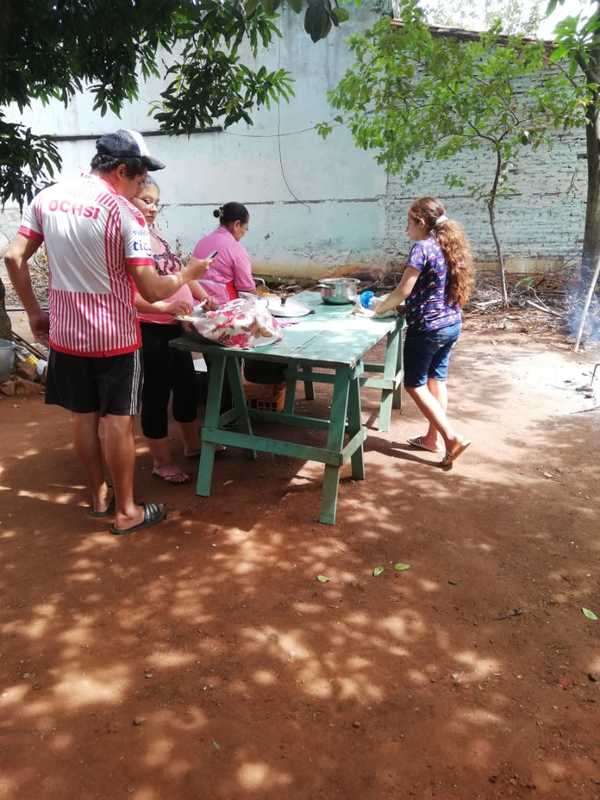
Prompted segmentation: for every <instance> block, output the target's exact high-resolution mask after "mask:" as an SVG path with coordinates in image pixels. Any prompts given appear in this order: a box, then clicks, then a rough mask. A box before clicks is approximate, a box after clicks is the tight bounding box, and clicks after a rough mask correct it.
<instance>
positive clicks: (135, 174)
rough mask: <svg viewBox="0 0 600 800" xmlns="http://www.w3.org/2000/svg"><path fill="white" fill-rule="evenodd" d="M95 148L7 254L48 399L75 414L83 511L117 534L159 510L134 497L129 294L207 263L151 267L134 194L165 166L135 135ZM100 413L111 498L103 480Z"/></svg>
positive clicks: (159, 291)
mask: <svg viewBox="0 0 600 800" xmlns="http://www.w3.org/2000/svg"><path fill="white" fill-rule="evenodd" d="M96 150H97V152H96V155H95V156H94V158H93V159H92V163H91V173H90V174H86V175H81V176H79V177H77V178H72V179H69V180H63V181H60V182H59V183H56V184H54V185H53V186H50V187H48V188H47V189H44V190H43V191H42V192H40V193H39V194H38V195H37V196H36V197H35V198H34V200H33V201H32V203H31V205H30V206H29V207H28V208H27V209H26V210H25V212H24V214H23V219H22V223H21V227H20V228H19V231H18V233H17V236H16V237H15V239H14V241H13V242H12V243H11V245H10V247H9V249H8V251H7V252H6V255H5V261H6V266H7V268H8V272H9V275H10V278H11V281H12V283H13V285H14V287H15V290H16V292H17V294H18V295H19V297H20V298H21V301H22V303H23V307H24V308H25V311H26V312H27V315H28V317H29V324H30V326H31V330H32V332H33V335H34V337H35V338H36V339H37V340H38V341H44V342H47V343H48V344H49V347H50V356H49V363H48V377H47V384H46V402H47V403H53V404H57V405H60V406H62V407H63V408H66V409H68V410H69V411H71V412H72V414H73V418H74V435H75V449H76V451H77V454H78V456H79V458H80V459H81V461H82V463H83V465H84V467H85V470H86V474H87V478H88V484H89V488H90V492H91V499H92V507H91V510H90V514H91V515H92V516H95V517H108V516H114V525H113V527H112V528H111V531H112V533H115V534H122V533H130V532H132V531H135V530H140V529H141V528H144V527H148V526H149V525H154V524H156V523H157V522H160V521H161V520H163V519H164V518H165V516H166V512H165V509H164V506H163V505H161V504H158V503H146V504H143V505H137V504H136V503H135V500H134V495H133V475H134V466H135V442H134V427H133V422H134V416H135V415H136V414H138V413H139V409H140V398H141V387H142V379H143V376H142V364H141V358H140V351H139V348H140V346H141V340H140V331H139V325H138V322H137V317H136V311H135V306H134V297H135V291H136V289H137V291H138V292H139V293H140V294H141V295H142V297H143V298H144V299H145V300H148V301H150V302H155V301H157V300H162V299H163V298H165V297H168V296H170V295H172V294H173V293H174V292H175V291H177V289H179V288H180V287H181V286H183V285H184V284H185V283H189V282H190V281H192V280H197V279H198V278H201V277H202V276H203V275H204V272H205V271H206V268H207V267H208V265H209V264H210V260H209V259H204V260H199V259H196V258H191V259H190V260H189V261H188V263H187V264H186V266H185V267H184V268H183V269H182V270H181V272H178V273H176V274H173V275H166V276H160V275H158V273H157V272H156V271H155V269H154V260H153V258H152V249H151V245H150V239H149V235H148V229H147V227H146V223H145V220H144V217H143V216H142V214H141V213H140V212H139V211H138V209H137V208H135V206H134V205H132V204H131V203H130V202H129V201H130V200H131V199H132V198H133V197H135V196H136V195H137V194H138V192H139V190H140V186H141V184H142V182H143V180H144V178H145V177H146V175H147V172H148V171H149V170H150V171H153V170H158V169H163V167H164V164H162V163H161V162H160V161H157V160H156V159H155V158H153V157H152V156H151V155H150V153H149V152H148V148H147V147H146V144H145V142H144V140H143V139H142V137H141V135H140V134H139V133H137V131H130V130H120V131H117V132H116V133H112V134H107V135H105V136H102V137H101V138H100V139H98V141H97V142H96ZM42 242H44V244H45V246H46V250H47V253H48V266H49V292H48V300H49V311H48V313H46V312H44V311H42V310H41V308H40V305H39V303H38V301H37V299H36V297H35V295H34V293H33V289H32V286H31V277H30V273H29V268H28V265H27V260H28V259H29V258H31V256H32V255H33V254H34V253H35V251H36V250H37V249H38V247H39V246H40V245H41V244H42ZM101 417H102V418H103V420H104V433H105V435H104V458H105V459H106V463H107V465H108V469H109V472H110V475H111V478H112V483H113V488H114V497H113V498H111V497H110V493H109V488H108V485H107V483H106V481H105V479H104V469H103V454H102V449H101V445H100V438H99V435H98V426H99V422H100V418H101Z"/></svg>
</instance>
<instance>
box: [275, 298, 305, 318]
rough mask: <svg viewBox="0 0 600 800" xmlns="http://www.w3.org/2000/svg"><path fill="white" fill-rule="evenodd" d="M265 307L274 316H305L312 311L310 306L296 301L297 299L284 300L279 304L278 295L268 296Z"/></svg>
mask: <svg viewBox="0 0 600 800" xmlns="http://www.w3.org/2000/svg"><path fill="white" fill-rule="evenodd" d="M267 308H268V309H269V311H270V312H271V314H273V316H274V317H305V316H306V315H307V314H310V313H311V312H312V308H309V307H308V306H305V305H302V303H298V301H297V300H292V299H290V300H286V302H285V305H282V304H281V300H280V299H279V297H274V298H269V302H268V305H267Z"/></svg>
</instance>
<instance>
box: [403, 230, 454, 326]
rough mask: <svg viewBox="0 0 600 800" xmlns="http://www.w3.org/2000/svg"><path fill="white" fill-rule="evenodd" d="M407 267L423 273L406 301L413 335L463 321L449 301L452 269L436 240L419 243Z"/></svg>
mask: <svg viewBox="0 0 600 800" xmlns="http://www.w3.org/2000/svg"><path fill="white" fill-rule="evenodd" d="M407 266H409V267H414V268H415V269H418V270H419V272H420V273H421V274H420V275H419V277H418V278H417V282H416V283H415V285H414V288H413V290H412V292H411V293H410V295H409V296H408V297H407V298H406V323H407V325H408V330H409V332H410V333H426V332H427V331H437V330H439V329H440V328H446V327H447V326H448V325H455V324H456V323H457V322H460V321H461V318H462V317H461V313H460V307H459V306H458V305H456V303H449V302H448V301H447V299H446V279H447V275H448V267H447V265H446V259H445V258H444V254H443V252H442V248H441V247H440V246H439V244H438V242H437V241H436V239H435V238H434V237H433V236H430V237H429V238H428V239H423V240H422V241H419V242H415V243H414V244H413V246H412V247H411V250H410V253H409V254H408V261H407Z"/></svg>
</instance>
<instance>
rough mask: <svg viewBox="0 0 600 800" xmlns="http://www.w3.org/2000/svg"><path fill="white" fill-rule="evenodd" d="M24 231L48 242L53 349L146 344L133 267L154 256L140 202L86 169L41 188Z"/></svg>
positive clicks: (113, 349) (110, 351) (106, 349)
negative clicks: (133, 201) (130, 268)
mask: <svg viewBox="0 0 600 800" xmlns="http://www.w3.org/2000/svg"><path fill="white" fill-rule="evenodd" d="M19 233H21V234H22V235H23V236H27V237H28V238H30V239H34V240H39V241H40V242H41V241H42V240H43V241H44V243H45V245H46V251H47V253H48V266H49V277H48V283H49V292H48V300H49V313H50V346H51V347H52V348H53V349H55V350H59V351H60V352H62V353H70V354H73V355H82V356H114V355H118V354H120V353H129V352H131V351H133V350H137V348H138V347H140V346H141V339H140V332H139V324H138V322H137V315H136V310H135V305H134V298H135V284H134V282H133V280H132V279H131V277H130V276H129V275H128V273H127V265H133V266H142V265H149V266H154V260H153V258H152V246H151V243H150V237H149V234H148V228H147V227H146V221H145V220H144V217H143V216H142V214H141V213H140V212H139V211H138V209H137V208H136V207H135V206H133V205H132V204H131V203H129V202H128V201H127V200H126V199H125V198H124V197H122V196H121V195H119V194H117V193H116V192H115V190H114V189H113V188H112V187H111V186H110V185H109V184H108V183H107V182H106V181H104V180H103V179H102V178H100V177H99V176H97V175H81V176H79V177H78V178H74V179H71V180H65V181H61V182H59V183H56V184H55V185H54V186H50V187H48V188H47V189H44V190H43V191H41V192H40V193H39V194H38V195H37V196H36V197H35V198H34V199H33V201H32V203H31V205H30V206H29V207H28V208H27V209H26V210H25V212H24V214H23V220H22V223H21V227H20V228H19Z"/></svg>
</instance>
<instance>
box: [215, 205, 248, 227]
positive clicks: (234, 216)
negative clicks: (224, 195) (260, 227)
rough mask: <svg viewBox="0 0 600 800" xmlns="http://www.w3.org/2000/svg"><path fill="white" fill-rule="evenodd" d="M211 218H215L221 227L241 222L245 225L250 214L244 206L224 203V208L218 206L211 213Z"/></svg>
mask: <svg viewBox="0 0 600 800" xmlns="http://www.w3.org/2000/svg"><path fill="white" fill-rule="evenodd" d="M213 217H216V218H217V219H218V220H219V222H220V223H221V225H225V226H227V225H231V224H232V223H234V222H241V223H242V225H245V224H246V223H247V222H248V220H249V219H250V214H249V213H248V209H247V208H246V206H244V205H242V204H241V203H225V205H224V206H219V207H218V208H215V210H214V211H213Z"/></svg>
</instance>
